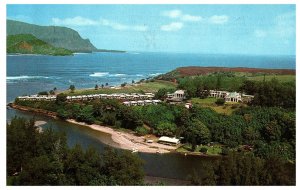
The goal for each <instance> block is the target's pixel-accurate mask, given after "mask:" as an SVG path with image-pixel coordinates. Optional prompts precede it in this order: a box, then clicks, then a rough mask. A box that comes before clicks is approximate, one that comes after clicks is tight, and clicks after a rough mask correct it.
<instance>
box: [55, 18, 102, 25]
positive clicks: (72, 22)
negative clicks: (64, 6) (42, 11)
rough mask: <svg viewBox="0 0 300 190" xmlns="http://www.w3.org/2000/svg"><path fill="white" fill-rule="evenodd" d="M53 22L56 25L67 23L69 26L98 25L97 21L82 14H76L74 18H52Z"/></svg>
mask: <svg viewBox="0 0 300 190" xmlns="http://www.w3.org/2000/svg"><path fill="white" fill-rule="evenodd" d="M52 22H53V23H54V24H55V25H67V26H91V25H97V22H96V21H94V20H91V19H87V18H83V17H80V16H76V17H74V18H66V19H60V18H52Z"/></svg>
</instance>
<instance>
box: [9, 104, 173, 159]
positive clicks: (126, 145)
mask: <svg viewBox="0 0 300 190" xmlns="http://www.w3.org/2000/svg"><path fill="white" fill-rule="evenodd" d="M8 106H9V107H11V108H13V109H17V110H21V111H29V112H33V113H38V114H42V115H46V116H49V117H52V118H54V119H58V118H57V114H56V113H55V112H50V111H46V110H42V109H35V108H30V107H25V106H20V105H16V104H14V103H9V104H8ZM65 121H66V122H68V123H72V124H76V125H80V126H85V127H88V128H90V129H93V130H95V131H99V132H102V133H106V134H109V135H110V136H111V140H112V142H113V143H109V142H104V141H101V142H102V143H104V144H106V145H109V146H112V147H114V148H120V149H125V150H131V151H132V150H137V151H138V152H143V153H170V152H174V151H175V150H176V149H177V148H178V146H169V145H164V144H160V143H157V142H153V143H147V142H145V138H146V137H145V136H137V135H135V134H133V133H128V132H123V131H118V130H115V129H113V128H111V127H108V126H102V125H97V124H91V125H89V124H87V123H84V122H78V121H75V120H74V119H67V120H65Z"/></svg>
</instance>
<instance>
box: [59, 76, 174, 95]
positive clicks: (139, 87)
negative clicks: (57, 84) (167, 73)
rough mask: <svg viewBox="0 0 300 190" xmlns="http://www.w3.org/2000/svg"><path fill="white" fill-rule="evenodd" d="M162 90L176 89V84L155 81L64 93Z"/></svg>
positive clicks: (66, 92)
mask: <svg viewBox="0 0 300 190" xmlns="http://www.w3.org/2000/svg"><path fill="white" fill-rule="evenodd" d="M161 88H169V89H170V88H176V84H174V83H172V82H168V81H161V80H155V81H154V82H147V83H146V82H145V83H141V84H136V85H128V86H125V87H119V88H117V89H114V88H101V87H100V88H99V89H98V90H95V89H78V90H75V91H74V93H71V92H70V90H66V91H63V93H65V94H67V95H72V96H76V95H88V94H113V93H141V92H153V93H155V92H157V91H158V90H159V89H161Z"/></svg>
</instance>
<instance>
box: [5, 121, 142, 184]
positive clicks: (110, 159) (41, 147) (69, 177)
mask: <svg viewBox="0 0 300 190" xmlns="http://www.w3.org/2000/svg"><path fill="white" fill-rule="evenodd" d="M142 166H143V162H142V161H141V160H140V158H138V157H137V156H136V155H133V154H131V153H130V152H128V151H115V150H113V149H111V148H106V149H105V150H104V152H103V153H99V152H98V151H97V150H96V149H95V148H93V147H89V148H88V149H87V150H83V149H82V147H81V146H80V145H75V146H74V147H71V148H69V147H68V146H67V139H66V135H65V134H63V133H59V132H55V131H53V130H52V129H51V128H47V129H45V130H44V132H42V133H40V132H39V131H38V130H37V127H36V126H35V125H34V120H33V119H31V120H26V119H24V118H19V117H15V118H13V119H12V120H11V123H10V124H7V185H141V184H143V179H144V172H143V167H142Z"/></svg>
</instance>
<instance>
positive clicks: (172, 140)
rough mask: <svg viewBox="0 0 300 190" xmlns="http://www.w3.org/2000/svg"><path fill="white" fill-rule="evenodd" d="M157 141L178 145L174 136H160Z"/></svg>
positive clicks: (178, 141) (177, 140)
mask: <svg viewBox="0 0 300 190" xmlns="http://www.w3.org/2000/svg"><path fill="white" fill-rule="evenodd" d="M158 142H159V143H162V144H170V145H178V144H179V143H180V140H179V139H176V138H175V137H173V138H171V137H167V136H162V137H160V138H159V139H158Z"/></svg>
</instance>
